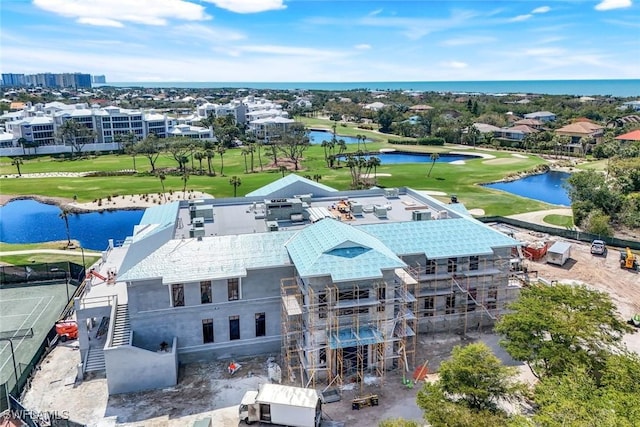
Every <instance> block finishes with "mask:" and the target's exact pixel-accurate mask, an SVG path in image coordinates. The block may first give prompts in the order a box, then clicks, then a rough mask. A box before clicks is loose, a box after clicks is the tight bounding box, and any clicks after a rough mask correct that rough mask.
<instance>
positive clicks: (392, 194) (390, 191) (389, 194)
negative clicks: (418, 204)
mask: <svg viewBox="0 0 640 427" xmlns="http://www.w3.org/2000/svg"><path fill="white" fill-rule="evenodd" d="M384 197H386V198H387V199H397V198H398V197H400V190H398V189H397V188H386V189H385V190H384Z"/></svg>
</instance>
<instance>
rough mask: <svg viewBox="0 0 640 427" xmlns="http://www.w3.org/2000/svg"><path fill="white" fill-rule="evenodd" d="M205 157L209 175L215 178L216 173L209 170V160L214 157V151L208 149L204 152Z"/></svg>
mask: <svg viewBox="0 0 640 427" xmlns="http://www.w3.org/2000/svg"><path fill="white" fill-rule="evenodd" d="M204 155H205V157H206V158H207V166H208V167H209V175H213V176H216V171H215V170H212V169H211V159H213V157H214V156H215V155H216V153H215V151H213V150H211V149H208V150H206V151H205V152H204Z"/></svg>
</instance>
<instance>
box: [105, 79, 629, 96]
mask: <svg viewBox="0 0 640 427" xmlns="http://www.w3.org/2000/svg"><path fill="white" fill-rule="evenodd" d="M100 86H113V87H142V88H154V89H160V88H176V89H222V88H229V89H272V90H326V91H346V90H356V89H362V90H370V91H398V90H402V91H414V92H452V93H465V94H471V93H482V94H494V95H497V94H516V93H524V94H540V95H570V96H617V97H635V96H640V79H611V80H494V81H450V82H445V81H438V82H427V81H424V82H418V81H415V82H110V83H106V84H103V85H100Z"/></svg>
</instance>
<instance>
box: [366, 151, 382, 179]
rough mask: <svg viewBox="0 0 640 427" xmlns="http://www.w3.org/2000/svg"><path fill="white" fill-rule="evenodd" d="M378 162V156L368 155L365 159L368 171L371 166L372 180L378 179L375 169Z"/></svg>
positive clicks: (378, 164)
mask: <svg viewBox="0 0 640 427" xmlns="http://www.w3.org/2000/svg"><path fill="white" fill-rule="evenodd" d="M380 164H381V162H380V157H376V156H371V157H369V160H367V167H368V168H369V172H371V168H373V182H376V181H377V180H378V174H377V170H378V166H380Z"/></svg>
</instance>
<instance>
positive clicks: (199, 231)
mask: <svg viewBox="0 0 640 427" xmlns="http://www.w3.org/2000/svg"><path fill="white" fill-rule="evenodd" d="M204 233H205V231H204V228H195V227H191V229H190V230H189V237H203V236H204Z"/></svg>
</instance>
